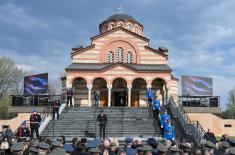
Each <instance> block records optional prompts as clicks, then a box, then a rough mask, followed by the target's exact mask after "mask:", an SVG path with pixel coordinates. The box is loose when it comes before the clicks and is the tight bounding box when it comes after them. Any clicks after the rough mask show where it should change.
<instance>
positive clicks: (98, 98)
mask: <svg viewBox="0 0 235 155" xmlns="http://www.w3.org/2000/svg"><path fill="white" fill-rule="evenodd" d="M99 100H100V96H99V94H98V93H97V92H96V91H95V92H94V101H95V108H98V107H99Z"/></svg>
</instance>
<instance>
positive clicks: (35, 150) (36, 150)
mask: <svg viewBox="0 0 235 155" xmlns="http://www.w3.org/2000/svg"><path fill="white" fill-rule="evenodd" d="M29 152H31V153H38V149H36V148H35V147H30V148H29Z"/></svg>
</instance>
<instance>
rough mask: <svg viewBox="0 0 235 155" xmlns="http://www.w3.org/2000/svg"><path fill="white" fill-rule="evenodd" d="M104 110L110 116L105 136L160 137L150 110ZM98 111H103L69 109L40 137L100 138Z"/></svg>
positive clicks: (157, 125)
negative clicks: (97, 119)
mask: <svg viewBox="0 0 235 155" xmlns="http://www.w3.org/2000/svg"><path fill="white" fill-rule="evenodd" d="M103 110H104V112H105V114H106V115H107V116H108V124H107V127H106V137H116V138H123V137H127V136H132V137H135V138H149V137H155V138H159V137H160V130H159V124H158V123H157V122H156V121H154V120H153V117H152V115H151V114H150V111H149V109H148V108H128V107H112V108H104V109H103ZM99 111H100V109H98V110H95V109H94V108H85V107H73V108H68V107H66V108H65V109H64V111H63V112H62V114H61V116H60V119H59V120H55V121H51V122H50V123H49V124H48V125H47V127H46V128H45V130H44V131H43V132H42V134H41V135H42V136H47V137H57V136H60V135H64V136H65V137H66V139H72V138H73V137H86V138H89V137H90V138H94V137H99V126H98V124H97V123H96V118H97V115H98V113H99ZM53 126H54V127H53ZM53 128H54V131H53Z"/></svg>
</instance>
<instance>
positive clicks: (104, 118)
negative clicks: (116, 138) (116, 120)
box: [97, 110, 108, 139]
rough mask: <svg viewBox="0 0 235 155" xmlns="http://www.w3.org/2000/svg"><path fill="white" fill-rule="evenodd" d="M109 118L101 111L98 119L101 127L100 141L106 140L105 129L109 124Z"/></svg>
mask: <svg viewBox="0 0 235 155" xmlns="http://www.w3.org/2000/svg"><path fill="white" fill-rule="evenodd" d="M107 121H108V119H107V116H106V114H104V111H103V110H101V111H100V114H99V115H98V117H97V122H98V124H99V126H100V139H102V138H103V139H105V127H106V124H107Z"/></svg>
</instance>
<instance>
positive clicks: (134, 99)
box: [131, 91, 139, 107]
mask: <svg viewBox="0 0 235 155" xmlns="http://www.w3.org/2000/svg"><path fill="white" fill-rule="evenodd" d="M131 107H139V91H132V92H131Z"/></svg>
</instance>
